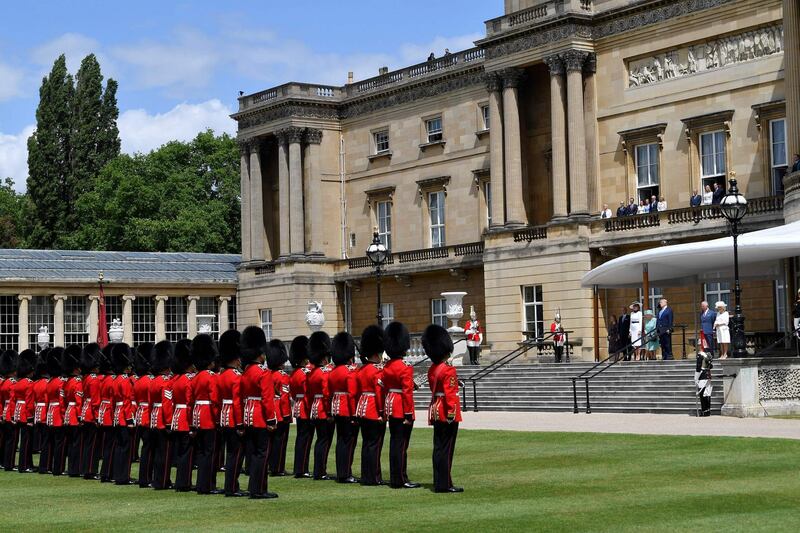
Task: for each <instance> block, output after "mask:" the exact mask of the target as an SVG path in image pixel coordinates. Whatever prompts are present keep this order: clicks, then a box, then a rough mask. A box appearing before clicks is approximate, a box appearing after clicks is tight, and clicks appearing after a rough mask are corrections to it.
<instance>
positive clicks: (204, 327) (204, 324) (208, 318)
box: [197, 315, 214, 335]
mask: <svg viewBox="0 0 800 533" xmlns="http://www.w3.org/2000/svg"><path fill="white" fill-rule="evenodd" d="M213 326H214V315H197V333H198V334H199V333H204V334H206V335H211V330H212V328H213Z"/></svg>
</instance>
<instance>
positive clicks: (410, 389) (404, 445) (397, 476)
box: [383, 322, 420, 489]
mask: <svg viewBox="0 0 800 533" xmlns="http://www.w3.org/2000/svg"><path fill="white" fill-rule="evenodd" d="M385 343H386V354H387V355H388V356H389V358H390V359H391V361H389V362H388V363H387V364H386V365H385V366H384V367H383V385H384V394H385V395H386V396H385V399H384V406H385V410H386V416H387V418H388V419H389V479H390V481H389V485H390V486H391V487H392V488H393V489H403V488H405V489H414V488H417V487H419V486H420V485H419V483H413V482H411V481H409V479H408V474H407V473H406V467H407V466H408V444H409V442H410V441H411V430H412V429H414V389H415V388H416V385H415V384H414V369H413V368H412V367H411V364H409V363H407V362H406V361H404V360H403V357H405V355H406V352H408V350H409V348H410V347H411V336H410V335H409V333H408V329H407V328H406V327H405V326H404V325H403V324H401V323H400V322H392V323H391V324H389V325H388V326H386V338H385Z"/></svg>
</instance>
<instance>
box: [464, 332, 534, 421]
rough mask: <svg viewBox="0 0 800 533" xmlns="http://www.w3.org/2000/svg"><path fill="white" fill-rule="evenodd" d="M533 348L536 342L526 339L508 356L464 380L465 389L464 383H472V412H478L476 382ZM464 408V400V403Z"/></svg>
mask: <svg viewBox="0 0 800 533" xmlns="http://www.w3.org/2000/svg"><path fill="white" fill-rule="evenodd" d="M535 346H536V341H535V340H531V339H526V340H524V341H522V342H521V343H520V344H519V347H517V348H516V349H515V350H513V351H511V352H509V353H508V354H506V355H504V356H503V357H501V358H500V359H498V360H497V361H494V362H493V363H492V364H490V365H487V366H485V367H483V368H481V369H480V370H478V371H477V372H475V373H474V374H472V375H471V376H469V377H466V378H464V381H465V387H466V381H469V382H471V383H472V410H473V411H474V412H476V413H477V412H478V390H477V385H476V383H477V382H478V381H480V380H481V379H483V378H485V377H486V376H488V375H489V374H491V373H492V372H494V371H495V370H498V369H499V368H501V367H504V366H505V365H507V364H508V363H510V362H511V361H513V360H514V359H516V358H517V357H519V356H521V355H525V354H526V353H528V351H529V350H530V349H532V348H534V347H535ZM464 394H465V395H466V391H465V392H464ZM464 406H465V408H466V399H465V401H464Z"/></svg>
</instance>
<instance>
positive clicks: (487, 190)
mask: <svg viewBox="0 0 800 533" xmlns="http://www.w3.org/2000/svg"><path fill="white" fill-rule="evenodd" d="M483 198H484V200H486V225H487V226H491V225H492V182H490V181H484V182H483Z"/></svg>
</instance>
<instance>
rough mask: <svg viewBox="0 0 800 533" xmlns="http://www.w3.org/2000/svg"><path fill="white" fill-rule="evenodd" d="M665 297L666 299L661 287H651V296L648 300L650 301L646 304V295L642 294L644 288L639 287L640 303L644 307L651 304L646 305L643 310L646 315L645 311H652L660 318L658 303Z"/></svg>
mask: <svg viewBox="0 0 800 533" xmlns="http://www.w3.org/2000/svg"><path fill="white" fill-rule="evenodd" d="M663 297H664V289H662V288H661V287H650V296H649V298H648V299H647V300H648V301H647V302H645V301H644V293H643V292H642V288H641V287H639V301H640V302H642V304H643V305H644V304H645V303H646V304H649V306H648V305H645V308H644V309H642V313H643V314H644V312H645V311H647V310H648V309H650V310H651V311H652V312H653V313H655V315H656V316H658V302H659V300H661V298H663Z"/></svg>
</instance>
